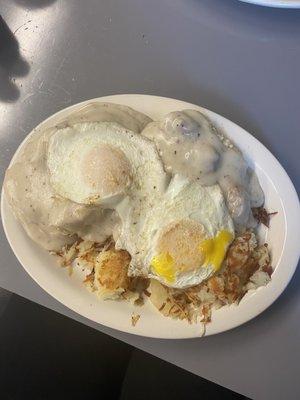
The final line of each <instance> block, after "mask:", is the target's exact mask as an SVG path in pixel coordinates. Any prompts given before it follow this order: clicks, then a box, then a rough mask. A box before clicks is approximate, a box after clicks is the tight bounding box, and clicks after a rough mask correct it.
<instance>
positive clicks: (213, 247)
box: [199, 230, 233, 271]
mask: <svg viewBox="0 0 300 400" xmlns="http://www.w3.org/2000/svg"><path fill="white" fill-rule="evenodd" d="M232 239H233V235H232V234H231V233H230V232H228V231H225V230H223V231H220V232H218V234H217V236H216V237H214V238H210V239H205V240H203V242H201V243H200V246H199V250H200V252H201V253H203V254H204V255H205V261H204V266H207V265H211V266H213V267H214V269H215V271H218V270H219V269H220V268H221V265H222V262H223V260H224V258H225V255H226V251H227V248H228V246H229V244H230V243H231V241H232Z"/></svg>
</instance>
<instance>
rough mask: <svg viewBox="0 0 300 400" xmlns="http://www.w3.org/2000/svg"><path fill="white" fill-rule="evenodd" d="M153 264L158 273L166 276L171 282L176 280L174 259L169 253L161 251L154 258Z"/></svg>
mask: <svg viewBox="0 0 300 400" xmlns="http://www.w3.org/2000/svg"><path fill="white" fill-rule="evenodd" d="M151 266H152V268H153V269H154V271H155V272H156V273H157V275H160V276H162V277H164V278H165V280H166V281H167V282H169V283H172V282H174V280H175V271H174V259H173V257H172V256H171V255H170V254H169V253H160V254H158V255H157V256H155V257H153V258H152V261H151Z"/></svg>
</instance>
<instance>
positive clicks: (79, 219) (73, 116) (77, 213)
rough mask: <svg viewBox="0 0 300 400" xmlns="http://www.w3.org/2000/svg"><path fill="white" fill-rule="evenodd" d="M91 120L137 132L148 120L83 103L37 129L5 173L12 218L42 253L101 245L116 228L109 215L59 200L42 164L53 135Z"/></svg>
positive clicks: (116, 107) (114, 107)
mask: <svg viewBox="0 0 300 400" xmlns="http://www.w3.org/2000/svg"><path fill="white" fill-rule="evenodd" d="M90 120H92V121H97V122H98V123H99V122H105V123H108V122H113V123H118V124H120V126H122V127H123V128H125V129H131V130H133V131H134V132H136V133H139V132H141V130H142V129H143V128H144V126H145V125H146V124H147V123H148V122H149V121H150V118H148V117H146V116H145V115H143V114H141V113H139V112H137V111H134V110H132V109H130V108H129V107H125V106H119V105H115V104H107V103H91V104H88V105H86V106H83V107H82V108H81V109H79V110H77V111H74V112H71V113H70V115H69V116H68V117H67V118H62V119H60V120H58V122H57V125H56V126H54V127H52V128H50V129H46V130H36V131H35V132H34V134H33V136H32V137H31V138H30V140H29V141H28V142H27V143H26V145H25V146H24V147H23V148H22V151H21V153H20V154H18V156H17V158H16V160H15V162H14V163H13V165H11V166H10V168H9V169H8V170H7V172H6V178H5V182H4V185H5V193H6V196H7V199H8V202H9V203H10V205H11V207H12V210H13V212H14V214H15V216H16V218H17V219H18V220H19V221H20V222H21V224H22V225H23V227H24V229H25V231H26V232H27V234H28V235H29V236H30V237H31V238H32V239H33V240H34V241H35V242H37V243H38V244H39V245H40V246H42V247H43V248H45V249H47V250H60V249H61V248H62V246H64V245H65V244H72V243H73V242H74V241H75V240H76V238H77V236H79V237H81V238H82V239H86V240H92V241H96V242H99V243H101V242H103V241H105V240H106V239H107V238H108V237H110V236H111V235H112V232H113V228H114V227H115V226H116V224H117V223H118V216H117V214H116V213H115V212H114V211H113V210H111V209H109V208H107V209H103V208H99V207H97V206H94V205H86V204H80V203H76V202H73V201H71V200H69V199H68V198H66V197H63V196H61V195H59V193H57V192H56V190H55V189H54V187H53V186H52V184H51V181H50V179H51V175H50V174H49V170H48V165H47V164H48V154H49V152H48V149H49V141H50V139H51V137H52V136H53V135H54V134H55V133H56V132H57V131H58V130H62V131H64V128H66V127H69V128H70V129H71V128H72V126H73V125H74V124H76V123H82V124H84V122H87V121H90Z"/></svg>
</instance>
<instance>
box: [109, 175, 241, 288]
mask: <svg viewBox="0 0 300 400" xmlns="http://www.w3.org/2000/svg"><path fill="white" fill-rule="evenodd" d="M117 211H118V212H119V215H120V217H121V220H122V225H121V226H122V228H121V232H120V236H119V239H118V241H117V243H116V246H117V247H119V248H125V249H127V250H129V252H130V254H131V256H132V260H131V264H130V266H129V275H131V276H139V275H142V276H145V277H149V278H153V279H157V280H159V281H160V282H161V283H163V284H164V285H167V286H170V287H175V288H186V287H190V286H194V285H197V284H200V283H201V282H202V281H203V280H205V279H208V278H209V277H210V276H212V275H213V274H215V273H216V272H217V271H218V270H219V269H220V268H221V265H222V262H223V260H224V257H225V255H226V251H227V249H228V247H229V245H230V243H231V242H232V240H233V238H234V225H233V222H232V219H231V217H230V215H229V212H228V210H227V207H226V204H225V200H224V197H223V195H222V192H221V189H220V187H219V186H218V185H213V186H209V187H203V186H201V185H200V184H199V183H198V182H190V181H189V180H188V179H187V178H183V177H181V176H179V175H175V176H174V177H173V178H172V180H171V182H170V184H169V186H168V188H167V190H166V192H165V193H163V194H162V195H160V196H157V197H156V201H155V204H152V207H151V209H146V208H144V209H142V210H141V209H139V211H138V212H139V215H137V213H136V211H135V210H134V209H133V208H132V209H131V211H130V212H129V213H126V212H125V207H124V208H122V206H121V207H120V208H117Z"/></svg>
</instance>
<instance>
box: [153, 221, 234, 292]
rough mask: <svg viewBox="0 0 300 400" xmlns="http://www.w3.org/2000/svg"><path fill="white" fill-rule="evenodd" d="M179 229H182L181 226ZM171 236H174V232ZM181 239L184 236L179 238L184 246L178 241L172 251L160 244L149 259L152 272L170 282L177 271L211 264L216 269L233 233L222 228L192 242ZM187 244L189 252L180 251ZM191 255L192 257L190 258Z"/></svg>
mask: <svg viewBox="0 0 300 400" xmlns="http://www.w3.org/2000/svg"><path fill="white" fill-rule="evenodd" d="M180 230H181V231H182V227H181V228H180ZM170 232H171V231H170V230H169V231H168V232H167V236H170ZM198 233H199V232H198ZM172 236H174V233H173V234H172ZM200 237H201V235H200ZM182 239H184V237H182V238H181V243H182V242H184V243H186V245H185V246H182V244H181V246H180V244H179V243H178V247H177V248H176V251H175V250H173V251H172V249H170V245H169V246H164V249H162V246H159V247H160V250H161V251H160V252H159V253H158V254H157V255H156V256H154V257H153V258H152V260H151V267H152V269H153V271H154V273H155V274H157V275H159V276H161V277H163V278H164V279H165V281H166V282H168V283H170V284H171V283H173V282H174V281H175V278H176V274H177V273H182V272H188V271H191V270H195V269H197V268H205V267H207V266H212V267H213V268H214V270H215V271H218V270H219V269H220V267H221V265H222V262H223V260H224V258H225V255H226V251H227V248H228V246H229V244H230V243H231V241H232V239H233V235H232V234H231V233H230V232H228V231H226V230H222V231H219V232H218V234H217V235H216V236H215V237H213V238H209V239H204V240H199V237H198V241H197V242H194V243H191V241H187V240H186V239H187V238H185V240H182ZM190 239H191V238H190ZM199 243H200V244H199ZM173 244H174V243H173ZM187 245H188V246H189V249H191V250H192V251H191V253H189V252H186V251H184V252H182V253H181V251H182V250H188V248H187V247H186V246H187ZM167 247H168V248H167ZM163 250H166V251H163ZM178 250H179V251H178ZM180 250H181V251H180ZM194 251H196V252H197V254H198V256H197V257H195V253H194ZM180 253H181V254H180ZM188 256H190V257H188ZM191 256H193V257H192V258H191ZM191 261H193V265H191Z"/></svg>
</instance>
